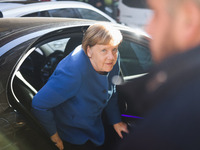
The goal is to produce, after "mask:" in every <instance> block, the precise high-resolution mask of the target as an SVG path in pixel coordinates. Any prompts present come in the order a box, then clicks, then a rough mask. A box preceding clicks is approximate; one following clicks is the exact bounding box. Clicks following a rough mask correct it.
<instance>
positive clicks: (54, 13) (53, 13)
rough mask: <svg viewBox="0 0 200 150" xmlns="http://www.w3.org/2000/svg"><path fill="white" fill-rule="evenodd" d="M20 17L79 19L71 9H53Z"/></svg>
mask: <svg viewBox="0 0 200 150" xmlns="http://www.w3.org/2000/svg"><path fill="white" fill-rule="evenodd" d="M22 17H62V18H80V16H79V15H78V14H77V13H76V12H75V11H74V9H73V8H64V9H53V10H48V11H39V12H35V13H31V14H27V15H24V16H22Z"/></svg>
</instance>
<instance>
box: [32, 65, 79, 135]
mask: <svg viewBox="0 0 200 150" xmlns="http://www.w3.org/2000/svg"><path fill="white" fill-rule="evenodd" d="M68 64H69V63H68ZM80 84H81V74H80V73H79V70H78V69H74V67H73V66H69V65H68V66H65V65H60V66H59V67H58V68H56V70H55V72H54V73H53V75H52V76H51V77H50V79H49V81H48V82H47V83H46V84H45V85H44V86H43V88H42V89H41V90H40V91H39V92H38V93H37V94H36V95H35V96H34V98H33V101H32V112H33V114H34V115H35V116H36V118H37V119H38V120H39V121H40V123H41V124H42V125H43V126H44V127H45V128H46V130H47V132H48V133H49V134H50V136H51V135H53V134H54V133H56V131H57V129H56V123H55V121H54V116H53V112H52V110H53V108H54V107H56V106H58V105H60V104H61V103H63V102H65V101H67V100H68V99H70V98H71V97H73V96H74V95H76V93H77V91H78V90H79V88H80Z"/></svg>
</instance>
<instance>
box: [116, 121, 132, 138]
mask: <svg viewBox="0 0 200 150" xmlns="http://www.w3.org/2000/svg"><path fill="white" fill-rule="evenodd" d="M113 127H114V129H115V131H116V132H117V134H118V135H119V137H120V138H122V139H123V135H122V132H125V133H129V132H128V129H127V124H126V123H124V122H119V123H116V124H114V125H113Z"/></svg>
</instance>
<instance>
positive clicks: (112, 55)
mask: <svg viewBox="0 0 200 150" xmlns="http://www.w3.org/2000/svg"><path fill="white" fill-rule="evenodd" d="M87 55H88V57H89V59H90V61H91V64H92V66H93V68H94V69H95V70H96V71H97V72H99V73H103V72H110V71H111V70H112V69H113V66H114V65H115V63H116V61H117V57H118V45H117V46H113V45H99V44H96V45H94V46H92V47H90V46H88V48H87Z"/></svg>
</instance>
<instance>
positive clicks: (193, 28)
mask: <svg viewBox="0 0 200 150" xmlns="http://www.w3.org/2000/svg"><path fill="white" fill-rule="evenodd" d="M176 19H177V21H176V22H177V25H176V28H175V29H176V31H174V32H176V33H177V34H176V36H179V38H178V39H179V46H180V48H181V49H182V50H185V49H188V48H191V47H193V46H196V45H198V44H199V43H198V42H199V40H200V39H199V38H200V8H199V7H198V6H197V5H196V4H195V3H194V2H192V1H185V2H183V3H182V4H181V6H180V7H179V10H178V15H177V17H176Z"/></svg>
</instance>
